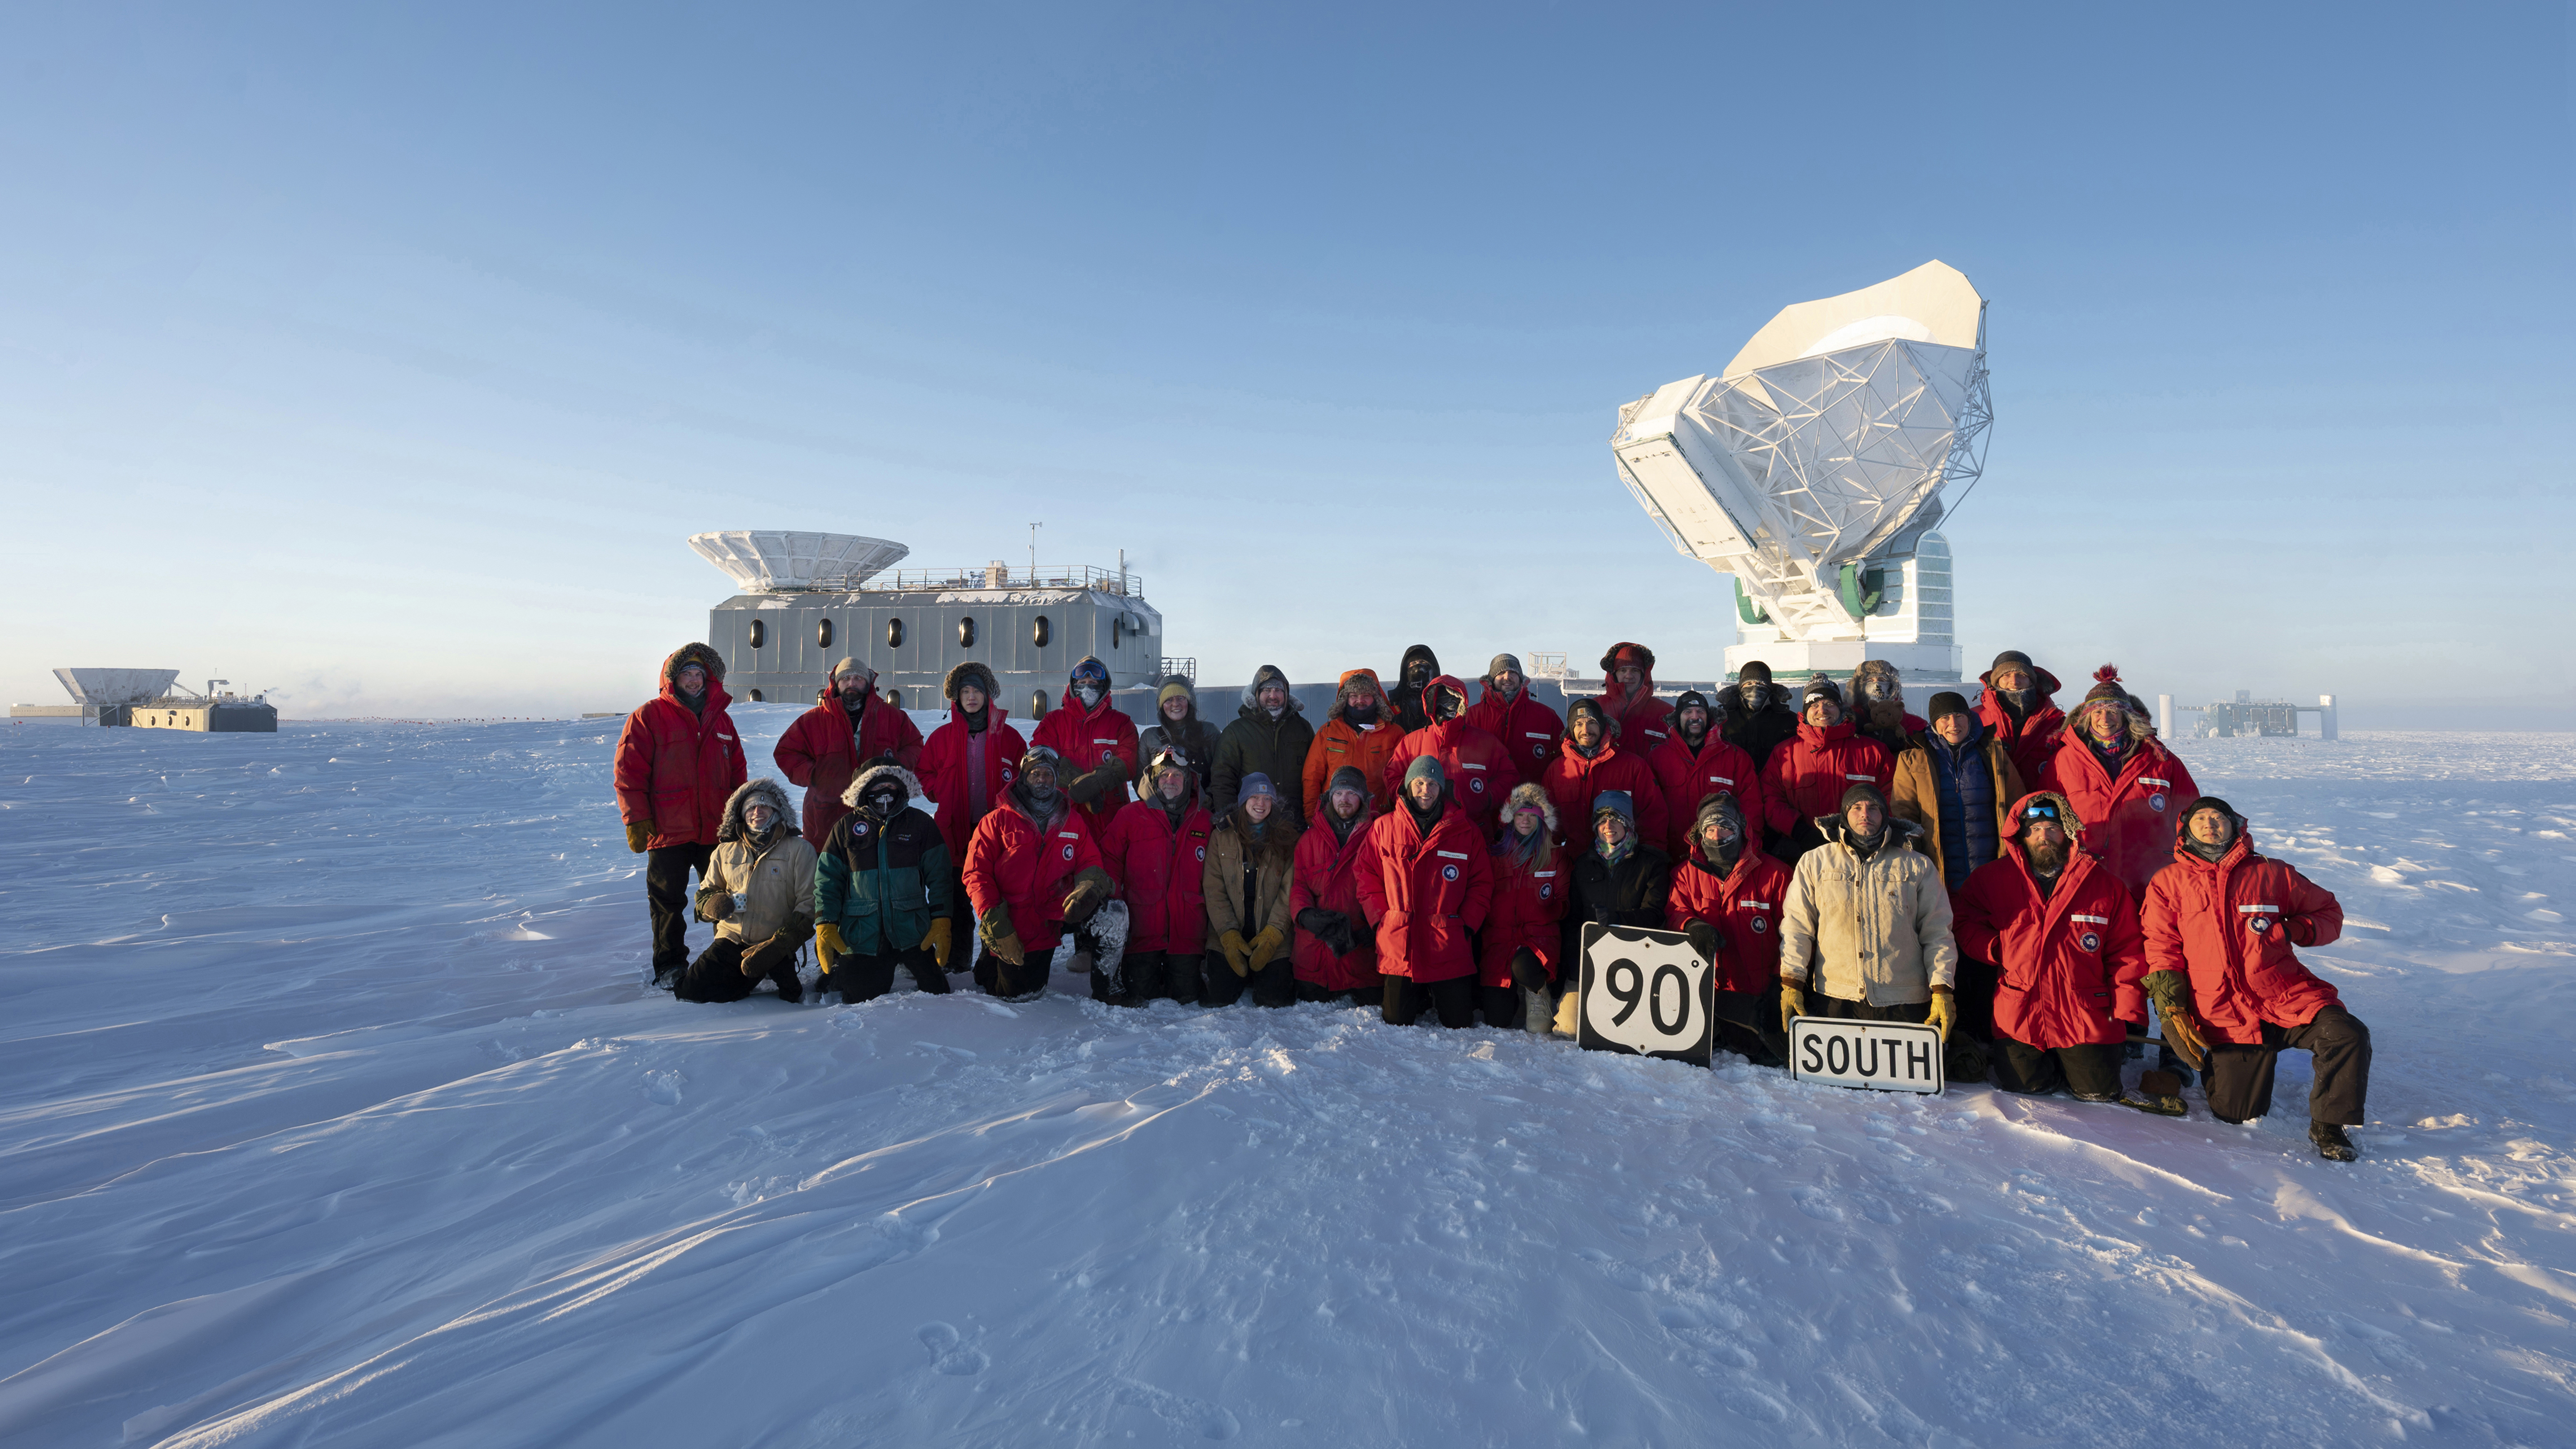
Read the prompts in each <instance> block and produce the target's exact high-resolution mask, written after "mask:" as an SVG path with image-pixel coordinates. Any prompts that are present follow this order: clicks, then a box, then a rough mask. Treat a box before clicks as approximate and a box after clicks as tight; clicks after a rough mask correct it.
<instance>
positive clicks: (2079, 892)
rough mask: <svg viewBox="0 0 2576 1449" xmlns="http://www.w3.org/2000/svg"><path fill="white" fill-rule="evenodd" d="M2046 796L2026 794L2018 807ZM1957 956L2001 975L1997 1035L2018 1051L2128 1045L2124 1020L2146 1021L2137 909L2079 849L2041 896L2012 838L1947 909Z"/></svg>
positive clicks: (2142, 946)
mask: <svg viewBox="0 0 2576 1449" xmlns="http://www.w3.org/2000/svg"><path fill="white" fill-rule="evenodd" d="M2042 798H2045V797H2044V794H2030V795H2024V796H2023V797H2022V798H2021V800H2020V801H2019V802H2018V803H2016V804H2015V805H2014V806H2013V814H2014V816H2015V817H2016V818H2018V817H2019V816H2020V814H2021V811H2022V807H2023V806H2024V805H2027V804H2029V803H2030V802H2031V801H2033V800H2038V799H2042ZM1950 929H1951V933H1952V934H1953V935H1955V936H1956V937H1957V938H1958V942H1959V950H1960V952H1961V954H1963V955H1967V956H1973V957H1975V958H1976V959H1977V960H1980V961H1989V962H1992V963H1994V965H1996V966H1997V967H1999V968H2001V972H2002V979H2001V981H2000V983H1999V984H1998V985H1997V987H1996V988H1995V1030H1996V1031H1998V1032H2001V1033H2002V1034H2004V1035H2005V1036H2008V1037H2011V1038H2012V1039H2013V1040H2014V1041H2017V1042H2020V1043H2022V1044H2023V1045H2025V1046H2035V1047H2040V1048H2043V1049H2047V1050H2055V1049H2056V1048H2059V1047H2071V1046H2084V1045H2087V1044H2092V1045H2104V1046H2107V1045H2109V1044H2110V1043H2112V1042H2117V1041H2125V1040H2127V1039H2128V1028H2127V1027H2125V1026H2123V1025H2121V1023H2123V1022H2130V1021H2144V1020H2146V1019H2147V997H2146V992H2145V991H2144V990H2143V989H2141V988H2140V987H2139V985H2138V982H2139V980H2140V979H2141V978H2142V977H2144V976H2145V975H2146V970H2145V967H2144V965H2143V963H2144V962H2145V960H2146V937H2145V935H2144V933H2142V932H2141V931H2140V930H2139V927H2138V903H2137V901H2136V900H2135V899H2134V898H2133V897H2131V896H2130V894H2129V888H2128V887H2127V886H2126V885H2124V884H2122V883H2121V882H2120V879H2119V877H2117V876H2115V875H2113V874H2112V873H2111V870H2110V868H2109V867H2108V866H2105V865H2104V864H2102V862H2101V861H2099V860H2096V859H2095V858H2094V857H2093V856H2092V855H2091V854H2090V853H2089V852H2087V851H2086V850H2085V849H2084V848H2083V845H2082V843H2081V842H2080V841H2078V842H2076V843H2075V844H2073V845H2072V846H2071V847H2070V848H2069V849H2068V851H2067V853H2066V869H2065V870H2064V871H2063V872H2061V873H2060V874H2059V875H2058V877H2057V887H2056V889H2054V890H2052V891H2050V892H2048V893H2047V894H2045V895H2042V894H2041V893H2040V889H2039V880H2038V877H2036V876H2034V875H2032V874H2031V873H2030V858H2029V857H2028V856H2027V855H2025V854H2023V853H2022V846H2021V841H2020V840H2019V839H2018V838H2017V837H2009V836H2008V837H2006V838H2005V840H2004V842H2003V850H2002V853H2001V854H1999V855H1997V856H1996V857H1995V858H1994V859H1992V860H1990V861H1987V862H1986V863H1985V864H1984V865H1981V866H1978V867H1977V868H1976V870H1974V871H1972V872H1970V874H1969V876H1968V882H1967V884H1965V885H1963V886H1961V887H1959V894H1958V896H1957V897H1956V898H1955V902H1954V904H1953V905H1952V907H1951V917H1950Z"/></svg>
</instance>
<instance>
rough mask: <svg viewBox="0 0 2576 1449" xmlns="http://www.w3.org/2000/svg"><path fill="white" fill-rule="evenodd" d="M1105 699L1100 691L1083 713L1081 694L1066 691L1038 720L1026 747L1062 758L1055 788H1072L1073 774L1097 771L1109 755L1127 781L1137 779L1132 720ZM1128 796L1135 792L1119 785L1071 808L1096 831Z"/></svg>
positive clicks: (1107, 698) (1122, 804)
mask: <svg viewBox="0 0 2576 1449" xmlns="http://www.w3.org/2000/svg"><path fill="white" fill-rule="evenodd" d="M1109 701H1110V694H1109V692H1108V691H1107V690H1102V691H1101V694H1100V703H1098V704H1096V705H1093V706H1092V707H1091V708H1089V709H1084V708H1083V707H1082V696H1080V695H1078V694H1074V693H1073V692H1071V691H1069V690H1068V691H1067V692H1066V693H1065V696H1064V703H1062V704H1060V705H1057V706H1056V707H1055V708H1054V709H1052V710H1049V711H1048V712H1047V717H1046V718H1045V719H1042V720H1039V721H1038V728H1037V732H1036V733H1035V734H1032V735H1030V736H1029V743H1030V745H1032V746H1036V745H1044V746H1046V747H1047V748H1048V749H1050V750H1053V751H1055V752H1056V753H1057V754H1058V755H1061V756H1063V757H1064V763H1063V764H1061V765H1058V766H1057V767H1056V773H1057V776H1058V778H1057V780H1056V784H1057V785H1058V786H1064V785H1070V784H1072V783H1073V779H1074V777H1075V776H1076V775H1088V774H1090V773H1091V772H1092V771H1094V770H1097V769H1099V768H1100V762H1101V761H1102V760H1103V759H1106V758H1107V757H1109V756H1111V755H1116V756H1117V757H1118V759H1119V762H1120V763H1122V764H1124V765H1125V766H1126V767H1127V778H1128V779H1130V780H1133V779H1135V778H1136V722H1135V721H1134V720H1132V719H1129V718H1128V717H1127V716H1125V715H1123V714H1120V713H1119V712H1118V710H1117V709H1116V708H1115V707H1114V706H1112V705H1111V704H1110V702H1109ZM1132 798H1134V796H1133V793H1132V792H1131V791H1129V790H1128V788H1127V787H1126V786H1125V785H1120V786H1117V787H1116V788H1114V789H1112V790H1109V791H1107V792H1105V793H1103V794H1102V795H1101V797H1100V798H1099V799H1097V800H1094V801H1092V802H1091V803H1090V804H1088V805H1076V806H1075V807H1073V808H1074V810H1075V811H1076V812H1077V813H1079V814H1080V815H1081V816H1082V817H1083V819H1085V820H1086V821H1088V822H1090V824H1091V828H1092V829H1093V830H1094V831H1095V832H1097V831H1098V830H1099V829H1100V828H1101V827H1103V826H1105V825H1107V824H1108V823H1109V821H1110V818H1111V817H1112V816H1115V815H1116V814H1117V813H1118V811H1119V809H1120V807H1122V806H1124V805H1125V804H1126V803H1127V802H1128V801H1129V800H1130V799H1132Z"/></svg>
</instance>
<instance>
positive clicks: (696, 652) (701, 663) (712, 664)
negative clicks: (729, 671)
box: [662, 644, 724, 689]
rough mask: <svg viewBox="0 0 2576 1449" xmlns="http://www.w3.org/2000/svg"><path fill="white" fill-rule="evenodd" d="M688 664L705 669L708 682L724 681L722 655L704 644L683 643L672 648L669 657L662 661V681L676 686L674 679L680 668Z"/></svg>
mask: <svg viewBox="0 0 2576 1449" xmlns="http://www.w3.org/2000/svg"><path fill="white" fill-rule="evenodd" d="M690 664H694V665H696V666H698V667H699V668H700V669H703V670H705V671H706V672H707V679H708V680H709V682H711V683H715V684H722V683H724V656H723V655H721V654H718V653H717V652H716V651H715V650H714V649H713V648H712V647H710V646H708V645H705V644H683V645H681V646H680V647H679V648H677V649H674V650H672V651H671V655H670V657H669V658H667V659H665V660H663V661H662V683H663V684H664V685H665V686H668V687H670V688H674V689H676V688H678V687H679V686H678V685H677V683H675V681H677V680H678V679H679V677H680V670H681V668H682V667H683V666H686V665H690Z"/></svg>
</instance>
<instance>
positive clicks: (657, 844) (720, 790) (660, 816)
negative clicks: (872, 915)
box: [615, 644, 751, 987]
mask: <svg viewBox="0 0 2576 1449" xmlns="http://www.w3.org/2000/svg"><path fill="white" fill-rule="evenodd" d="M724 673H725V666H724V656H722V655H720V654H718V653H716V651H714V650H713V649H710V648H708V647H707V646H706V645H704V644H683V645H681V646H680V647H679V648H677V649H674V650H672V651H671V654H670V657H669V658H667V659H664V660H663V661H662V690H661V693H660V694H658V695H657V696H655V697H654V698H652V699H649V700H646V701H645V702H644V703H643V704H642V705H640V706H638V707H637V709H636V710H635V712H634V713H633V714H630V715H628V716H627V717H626V727H625V728H624V729H623V730H620V731H619V732H618V735H617V757H616V766H615V779H616V785H617V818H618V819H620V820H621V821H624V822H625V825H626V848H627V849H628V850H631V851H633V852H635V853H636V854H638V855H641V856H643V857H644V903H645V906H646V908H647V910H648V911H649V912H650V913H651V916H652V922H653V984H654V985H656V986H664V987H667V986H669V985H670V984H671V983H672V982H674V981H676V980H678V979H679V976H680V972H681V971H682V970H683V969H685V968H686V967H687V966H688V964H689V872H691V871H696V872H697V873H698V879H699V880H700V881H702V882H703V881H704V880H705V879H706V876H707V860H708V858H709V857H710V856H712V855H713V854H714V853H715V846H716V832H717V831H719V830H721V829H722V828H723V827H724V817H725V802H726V801H728V800H730V799H732V798H733V792H734V791H735V790H736V789H737V788H739V787H740V786H741V785H742V783H743V782H744V781H745V780H747V779H749V778H750V777H751V767H750V762H749V761H748V760H746V759H744V758H743V753H742V741H741V740H740V739H739V738H737V734H736V731H735V729H734V727H733V716H731V715H729V714H727V713H725V706H726V705H727V704H728V703H731V701H732V696H730V695H728V694H726V693H725V689H724Z"/></svg>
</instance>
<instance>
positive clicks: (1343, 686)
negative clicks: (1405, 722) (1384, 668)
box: [1324, 669, 1394, 728]
mask: <svg viewBox="0 0 2576 1449" xmlns="http://www.w3.org/2000/svg"><path fill="white" fill-rule="evenodd" d="M1354 679H1365V680H1367V681H1368V682H1369V687H1370V688H1372V689H1375V690H1376V691H1377V699H1378V723H1380V724H1384V723H1386V721H1387V719H1388V717H1389V716H1390V715H1392V714H1393V713H1394V702H1393V701H1392V700H1390V699H1389V698H1388V697H1387V693H1386V681H1385V680H1383V679H1380V678H1378V677H1377V671H1376V670H1374V669H1345V670H1343V671H1342V679H1341V683H1339V684H1337V685H1335V686H1334V687H1333V707H1332V708H1331V709H1328V710H1326V711H1324V718H1326V719H1340V718H1341V717H1342V705H1343V703H1344V700H1343V698H1342V696H1343V695H1345V694H1347V693H1348V692H1349V691H1350V687H1351V681H1352V680H1354ZM1353 728H1357V726H1353Z"/></svg>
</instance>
